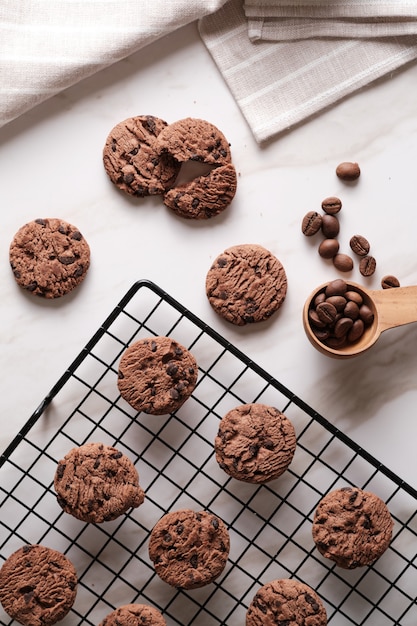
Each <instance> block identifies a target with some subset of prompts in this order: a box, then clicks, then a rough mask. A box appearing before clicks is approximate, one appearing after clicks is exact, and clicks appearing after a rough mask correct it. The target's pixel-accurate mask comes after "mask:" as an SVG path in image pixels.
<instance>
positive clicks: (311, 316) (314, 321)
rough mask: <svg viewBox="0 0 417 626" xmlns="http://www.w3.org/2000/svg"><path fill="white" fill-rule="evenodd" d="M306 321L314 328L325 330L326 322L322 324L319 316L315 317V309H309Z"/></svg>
mask: <svg viewBox="0 0 417 626" xmlns="http://www.w3.org/2000/svg"><path fill="white" fill-rule="evenodd" d="M308 320H309V322H310V324H311V325H312V326H314V328H317V329H318V328H325V326H326V322H323V321H322V320H321V319H320V318H319V316H318V315H317V311H316V310H315V309H310V310H309V312H308Z"/></svg>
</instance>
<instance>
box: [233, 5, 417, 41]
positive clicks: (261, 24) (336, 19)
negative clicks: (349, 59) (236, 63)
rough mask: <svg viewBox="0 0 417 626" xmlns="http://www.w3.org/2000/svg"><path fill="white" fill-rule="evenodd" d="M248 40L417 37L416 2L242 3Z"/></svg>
mask: <svg viewBox="0 0 417 626" xmlns="http://www.w3.org/2000/svg"><path fill="white" fill-rule="evenodd" d="M244 11H245V15H246V17H247V18H248V34H249V38H250V39H251V40H252V41H257V40H258V39H263V40H267V41H287V40H294V39H310V38H313V37H337V38H341V37H342V38H343V37H348V38H357V37H359V38H375V37H394V36H401V35H416V34H417V0H391V1H390V2H384V0H362V1H360V2H357V1H356V2H352V1H350V0H332V1H331V2H323V1H322V0H295V1H294V2H291V3H289V2H288V1H287V0H245V2H244Z"/></svg>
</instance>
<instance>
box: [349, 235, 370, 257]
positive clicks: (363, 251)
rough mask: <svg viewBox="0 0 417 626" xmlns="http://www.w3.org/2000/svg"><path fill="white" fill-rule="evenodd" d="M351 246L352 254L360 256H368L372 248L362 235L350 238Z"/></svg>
mask: <svg viewBox="0 0 417 626" xmlns="http://www.w3.org/2000/svg"><path fill="white" fill-rule="evenodd" d="M349 245H350V247H351V250H352V252H354V253H355V254H357V255H358V256H365V255H367V254H368V252H369V250H370V247H371V246H370V245H369V241H368V240H367V239H366V238H365V237H363V236H362V235H353V237H351V238H350V241H349Z"/></svg>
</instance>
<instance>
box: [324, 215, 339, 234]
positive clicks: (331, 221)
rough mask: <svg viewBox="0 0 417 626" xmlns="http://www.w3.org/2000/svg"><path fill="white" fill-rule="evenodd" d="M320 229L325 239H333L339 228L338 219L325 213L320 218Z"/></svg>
mask: <svg viewBox="0 0 417 626" xmlns="http://www.w3.org/2000/svg"><path fill="white" fill-rule="evenodd" d="M321 230H322V233H323V235H324V236H325V237H326V238H327V239H334V237H337V235H338V234H339V230H340V224H339V220H338V219H337V217H336V216H335V215H328V214H327V213H326V214H325V215H323V217H322V218H321Z"/></svg>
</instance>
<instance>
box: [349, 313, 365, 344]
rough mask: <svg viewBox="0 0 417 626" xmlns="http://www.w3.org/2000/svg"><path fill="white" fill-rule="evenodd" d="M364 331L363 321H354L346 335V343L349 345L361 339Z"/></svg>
mask: <svg viewBox="0 0 417 626" xmlns="http://www.w3.org/2000/svg"><path fill="white" fill-rule="evenodd" d="M364 331H365V324H364V323H363V320H361V319H357V320H355V321H354V322H353V326H352V328H351V329H350V331H349V332H348V335H347V339H348V341H349V342H350V343H354V342H355V341H358V339H360V338H361V337H362V335H363V333H364Z"/></svg>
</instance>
